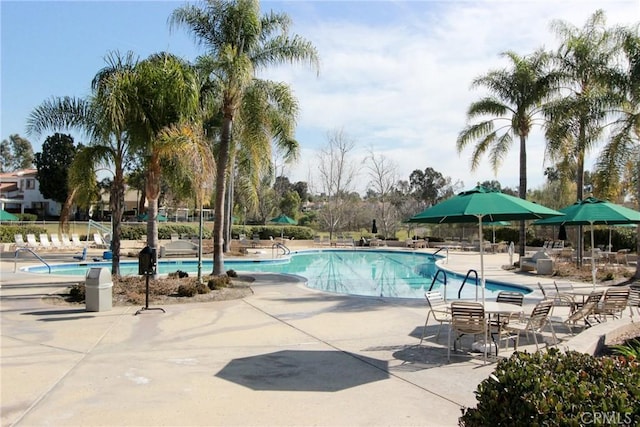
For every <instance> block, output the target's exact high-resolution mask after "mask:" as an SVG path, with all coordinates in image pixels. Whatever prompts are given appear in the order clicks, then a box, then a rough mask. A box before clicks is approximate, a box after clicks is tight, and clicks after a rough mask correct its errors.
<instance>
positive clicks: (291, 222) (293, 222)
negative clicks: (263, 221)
mask: <svg viewBox="0 0 640 427" xmlns="http://www.w3.org/2000/svg"><path fill="white" fill-rule="evenodd" d="M269 222H273V223H275V224H289V225H296V224H297V223H298V221H296V220H295V219H293V218H289V217H288V216H286V215H285V214H280V215H278V216H277V217H275V218H271V219H270V220H269Z"/></svg>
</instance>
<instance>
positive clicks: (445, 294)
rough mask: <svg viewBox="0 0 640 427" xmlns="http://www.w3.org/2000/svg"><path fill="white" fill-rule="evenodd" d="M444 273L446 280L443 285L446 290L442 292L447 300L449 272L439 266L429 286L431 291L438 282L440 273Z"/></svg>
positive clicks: (445, 300)
mask: <svg viewBox="0 0 640 427" xmlns="http://www.w3.org/2000/svg"><path fill="white" fill-rule="evenodd" d="M440 273H442V275H443V276H444V280H443V281H442V286H444V292H443V293H442V295H443V298H444V302H447V272H446V271H444V270H443V269H441V268H439V269H438V271H436V274H435V276H433V280H431V286H429V292H431V290H432V289H433V285H434V284H435V283H436V279H437V278H438V275H439V274H440Z"/></svg>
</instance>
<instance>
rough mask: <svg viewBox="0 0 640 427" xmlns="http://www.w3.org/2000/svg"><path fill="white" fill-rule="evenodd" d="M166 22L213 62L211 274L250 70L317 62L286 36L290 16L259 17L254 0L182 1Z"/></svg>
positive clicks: (219, 259)
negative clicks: (216, 136)
mask: <svg viewBox="0 0 640 427" xmlns="http://www.w3.org/2000/svg"><path fill="white" fill-rule="evenodd" d="M169 23H170V26H178V25H179V26H184V27H186V29H187V31H188V32H189V33H191V35H192V36H193V37H194V39H195V41H196V42H197V43H198V44H200V45H202V46H203V47H205V48H206V49H207V56H209V57H210V59H211V61H212V62H213V63H214V64H215V67H214V71H213V73H212V75H211V77H212V79H214V80H216V82H217V84H218V87H220V89H221V92H220V99H221V108H220V111H221V114H222V126H221V131H220V141H219V144H218V149H217V162H216V163H217V166H218V167H217V171H216V183H215V205H214V209H215V223H214V228H213V239H214V241H213V260H214V262H213V273H214V274H217V275H219V274H222V273H223V272H224V265H223V262H224V260H223V239H224V234H223V231H224V229H223V226H224V218H225V206H224V201H225V194H226V191H225V190H226V182H227V176H228V174H229V169H230V166H231V165H230V162H229V160H230V153H231V150H232V149H233V147H232V143H231V141H232V124H233V122H234V121H235V120H236V119H237V114H238V111H239V109H240V107H241V103H242V101H243V98H244V95H245V93H246V91H247V90H248V88H249V87H251V86H252V85H253V84H254V83H255V82H256V81H257V79H256V72H257V71H259V70H261V69H263V68H266V67H268V66H270V65H277V64H282V63H285V62H299V61H308V62H309V63H310V64H311V65H312V66H315V67H317V66H318V55H317V52H316V49H315V48H314V47H313V45H312V44H311V43H309V42H307V41H306V40H304V39H302V38H300V37H299V36H293V37H290V36H289V34H288V27H289V25H290V19H289V17H288V16H287V15H285V14H278V13H274V12H271V13H269V14H266V15H264V16H260V4H259V2H258V1H257V0H237V1H225V0H208V1H206V2H205V3H203V4H202V5H200V6H194V5H187V6H183V7H180V8H178V9H176V10H174V12H173V13H172V14H171V16H170V18H169Z"/></svg>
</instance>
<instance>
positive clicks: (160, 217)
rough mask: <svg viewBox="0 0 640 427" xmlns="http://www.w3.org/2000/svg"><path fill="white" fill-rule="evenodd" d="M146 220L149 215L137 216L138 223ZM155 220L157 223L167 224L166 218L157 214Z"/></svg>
mask: <svg viewBox="0 0 640 427" xmlns="http://www.w3.org/2000/svg"><path fill="white" fill-rule="evenodd" d="M148 218H149V215H147V214H146V213H145V214H143V215H140V216H138V219H139V220H140V221H146V220H147V219H148ZM156 219H157V220H158V222H167V217H166V216H164V215H162V214H158V216H156Z"/></svg>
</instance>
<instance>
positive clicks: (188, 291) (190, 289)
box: [178, 283, 198, 297]
mask: <svg viewBox="0 0 640 427" xmlns="http://www.w3.org/2000/svg"><path fill="white" fill-rule="evenodd" d="M197 293H198V290H197V289H196V285H195V284H193V283H188V284H184V285H180V286H178V296H179V297H192V296H194V295H195V294H197Z"/></svg>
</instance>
